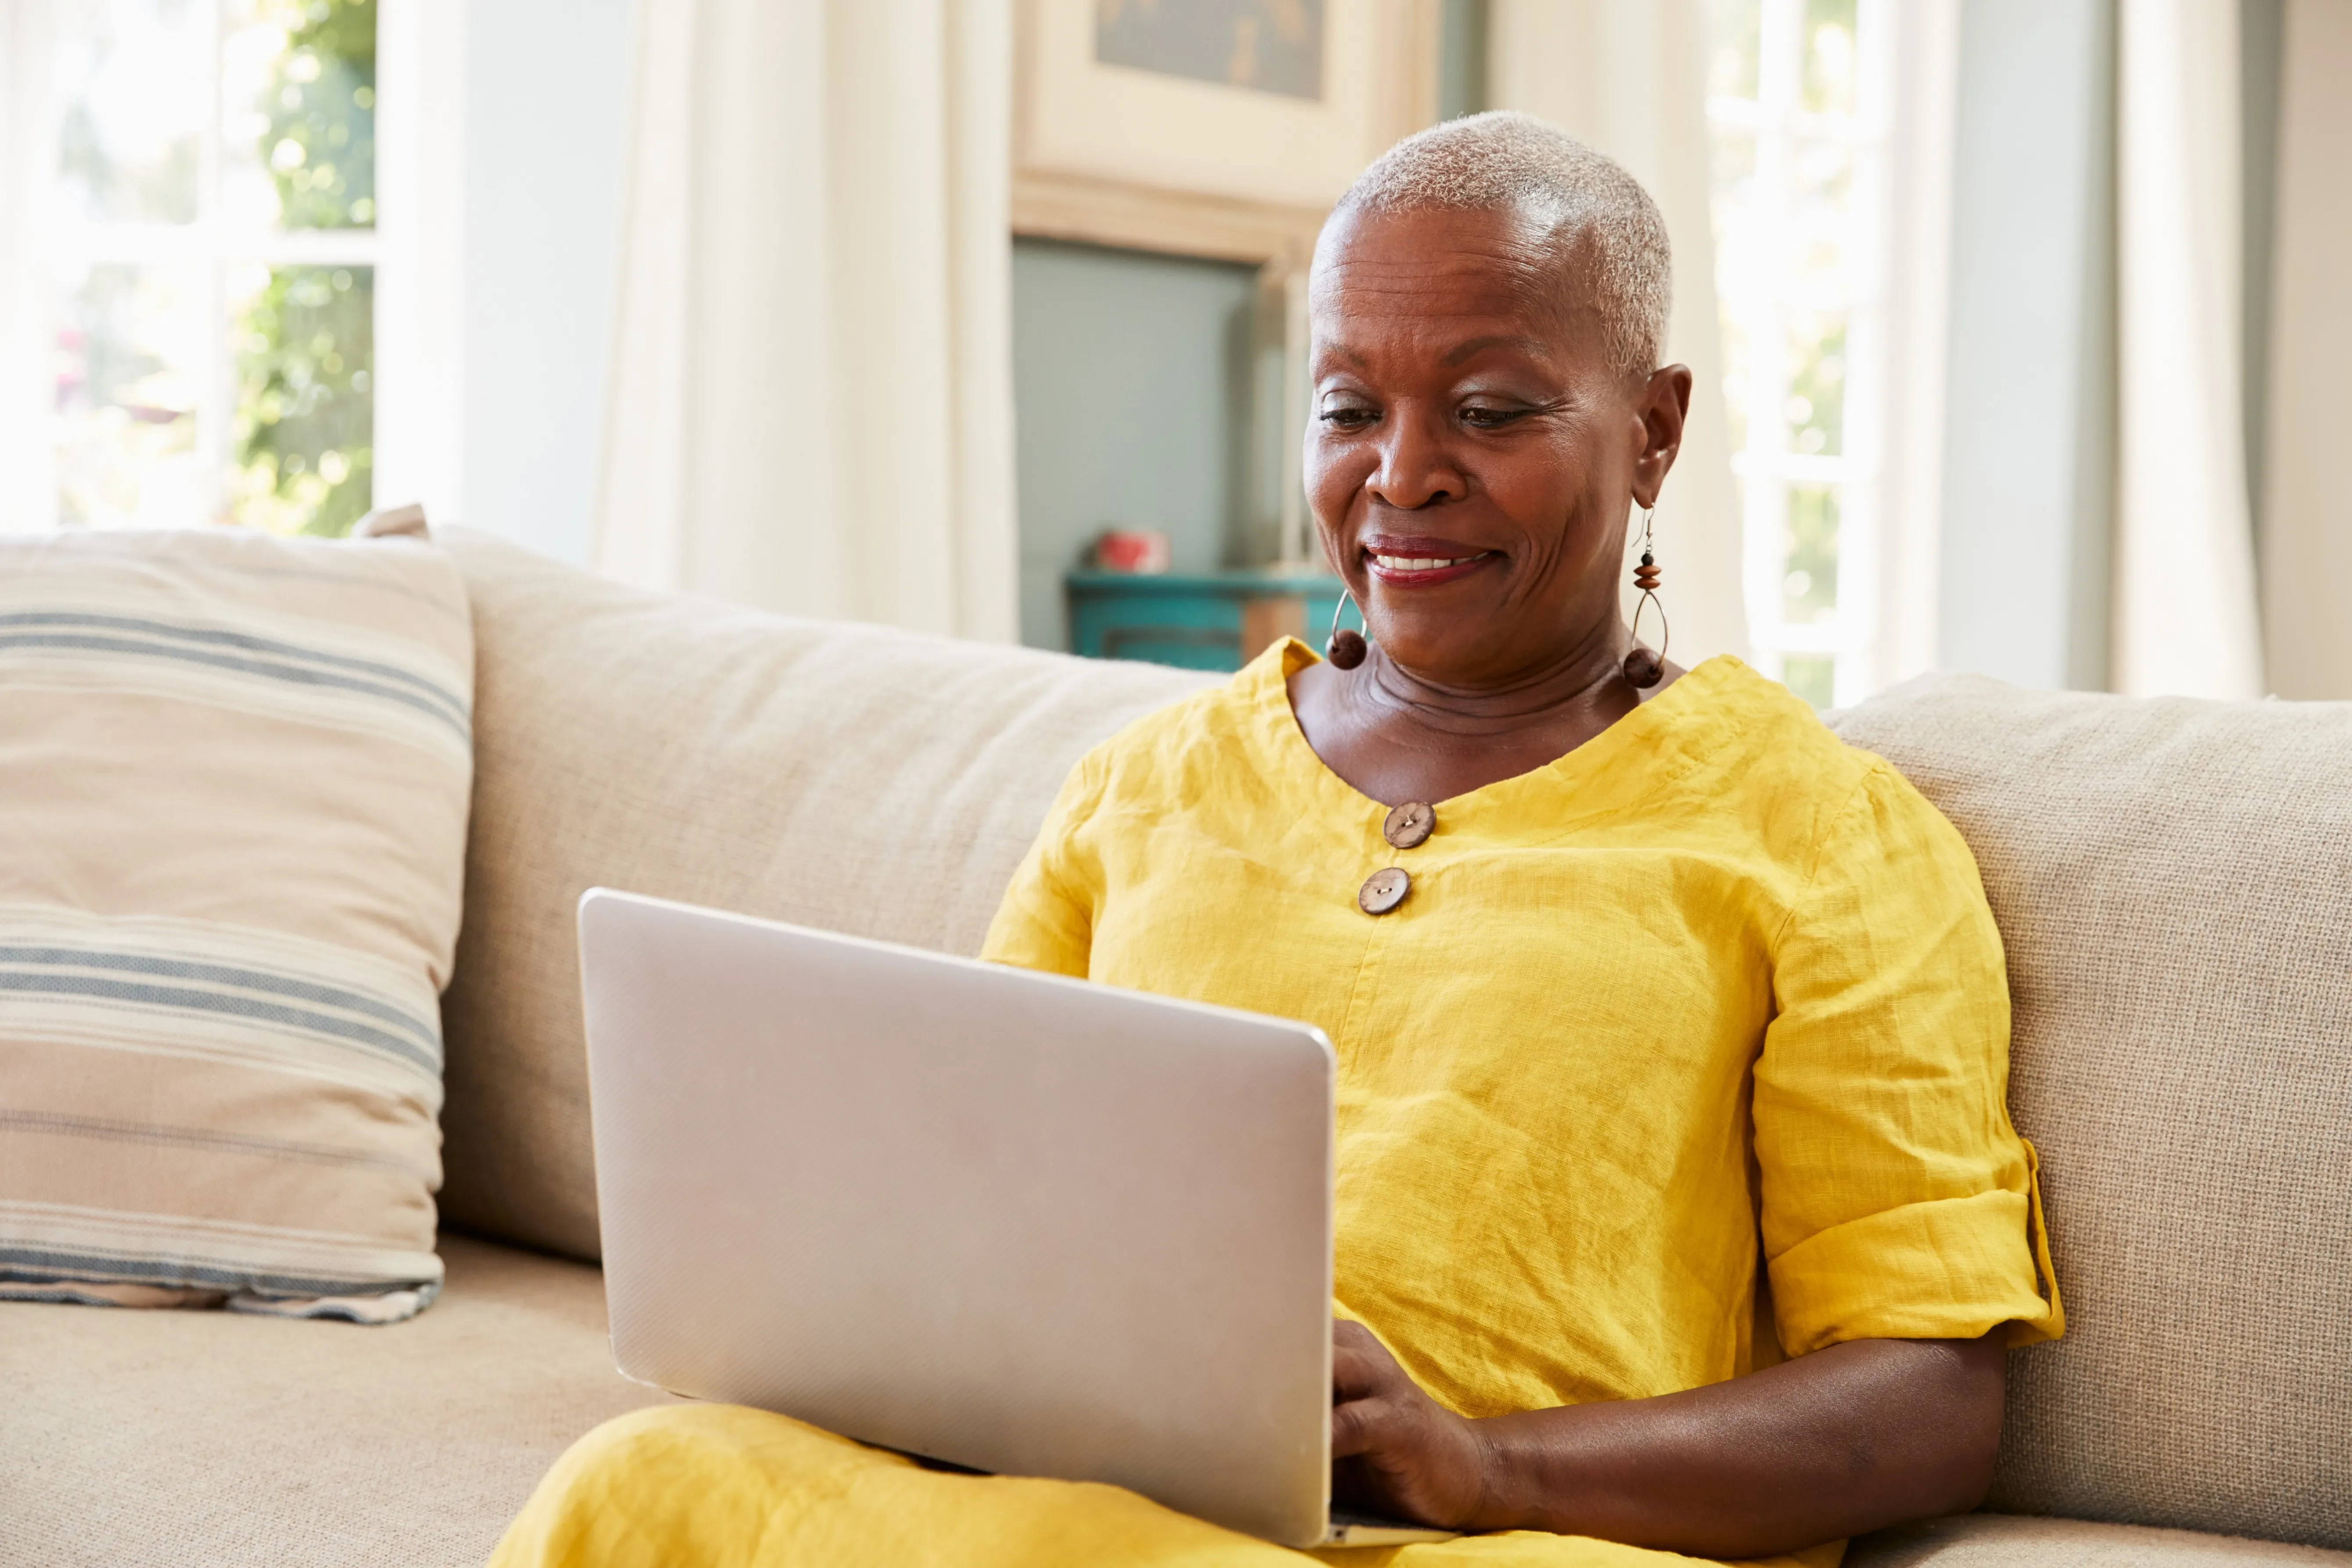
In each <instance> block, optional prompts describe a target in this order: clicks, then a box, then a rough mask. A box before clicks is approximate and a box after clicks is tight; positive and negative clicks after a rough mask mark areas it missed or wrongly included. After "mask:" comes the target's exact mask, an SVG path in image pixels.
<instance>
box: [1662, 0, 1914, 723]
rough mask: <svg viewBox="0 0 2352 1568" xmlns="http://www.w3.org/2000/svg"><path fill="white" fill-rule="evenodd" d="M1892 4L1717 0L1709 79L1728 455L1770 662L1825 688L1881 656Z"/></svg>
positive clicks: (1872, 668) (1860, 682)
mask: <svg viewBox="0 0 2352 1568" xmlns="http://www.w3.org/2000/svg"><path fill="white" fill-rule="evenodd" d="M1890 25H1891V18H1890V16H1889V14H1888V12H1887V10H1886V8H1885V4H1884V3H1883V0H1882V3H1881V4H1873V3H1872V0H1859V3H1858V0H1714V5H1713V7H1712V17H1711V29H1712V30H1711V35H1710V39H1709V43H1710V47H1711V50H1712V64H1711V68H1710V74H1709V81H1708V86H1707V93H1708V96H1707V122H1708V127H1709V130H1710V131H1711V133H1712V138H1713V169H1712V173H1713V187H1714V189H1713V196H1714V215H1715V228H1716V236H1717V253H1716V254H1717V288H1718V292H1719V295H1720V297H1721V300H1722V312H1723V335H1724V365H1725V377H1724V393H1725V402H1726V403H1727V405H1728V407H1729V411H1730V420H1731V444H1732V453H1733V457H1732V468H1733V472H1734V474H1735V475H1736V476H1738V481H1739V489H1740V495H1741V507H1742V509H1743V514H1744V519H1745V537H1746V560H1745V580H1746V587H1747V601H1748V635H1749V639H1750V642H1751V643H1752V644H1753V647H1754V650H1755V654H1756V662H1757V664H1758V666H1759V668H1760V669H1762V670H1763V671H1764V672H1765V673H1766V674H1771V675H1775V676H1777V677H1779V678H1780V679H1781V680H1782V681H1784V682H1786V683H1787V684H1788V685H1789V687H1790V690H1792V691H1794V692H1796V693H1797V694H1798V695H1800V696H1802V697H1804V698H1805V699H1806V700H1807V701H1809V702H1811V703H1812V704H1814V705H1815V706H1830V705H1831V704H1832V703H1847V702H1853V701H1855V700H1858V699H1859V698H1860V697H1862V696H1864V695H1867V693H1868V692H1869V691H1870V690H1871V689H1872V687H1873V686H1874V684H1875V683H1876V680H1877V678H1878V675H1879V673H1880V672H1879V671H1878V669H1877V661H1875V660H1874V648H1875V644H1876V640H1877V637H1878V633H1879V614H1880V608H1881V606H1880V604H1879V602H1878V600H1879V593H1878V591H1877V590H1878V583H1879V577H1878V573H1877V565H1876V559H1877V553H1878V545H1879V537H1878V536H1879V525H1880V517H1881V513H1882V512H1883V510H1884V507H1882V505H1881V497H1882V495H1883V493H1884V489H1883V486H1882V485H1881V483H1880V480H1881V470H1882V465H1883V464H1884V461H1885V439H1884V434H1885V433H1884V430H1883V424H1884V419H1883V413H1884V411H1885V408H1886V406H1887V403H1888V400H1889V380H1890V378H1889V375H1888V356H1887V352H1886V336H1887V333H1886V324H1885V315H1886V312H1885V295H1886V287H1885V285H1886V270H1887V268H1886V261H1885V257H1886V255H1887V249H1888V246H1887V235H1888V232H1889V214H1888V203H1887V196H1886V183H1887V166H1888V162H1889V143H1890V140H1891V129H1892V120H1893V106H1892V104H1891V102H1890V99H1891V98H1892V96H1893V92H1892V88H1893V80H1894V75H1895V72H1894V70H1893V68H1892V61H1893V58H1894V55H1893V50H1892V47H1891V41H1890V38H1889V37H1888V28H1889V26H1890Z"/></svg>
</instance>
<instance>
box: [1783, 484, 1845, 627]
mask: <svg viewBox="0 0 2352 1568" xmlns="http://www.w3.org/2000/svg"><path fill="white" fill-rule="evenodd" d="M1837 575H1838V497H1837V491H1836V490H1835V489H1834V488H1833V487H1832V486H1828V485H1791V486H1790V487H1789V546H1788V575H1787V576H1785V577H1783V578H1782V579H1781V580H1780V614H1781V618H1782V619H1784V620H1786V621H1787V622H1790V624H1792V625H1804V624H1806V623H1808V622H1815V621H1819V620H1821V619H1822V617H1824V616H1826V615H1829V614H1831V613H1832V612H1834V611H1835V610H1836V609H1837Z"/></svg>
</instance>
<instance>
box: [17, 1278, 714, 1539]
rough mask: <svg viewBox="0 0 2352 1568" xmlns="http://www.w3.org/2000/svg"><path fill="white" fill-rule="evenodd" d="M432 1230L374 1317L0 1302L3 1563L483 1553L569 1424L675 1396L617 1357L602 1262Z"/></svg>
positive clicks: (573, 1427)
mask: <svg viewBox="0 0 2352 1568" xmlns="http://www.w3.org/2000/svg"><path fill="white" fill-rule="evenodd" d="M441 1249H442V1257H443V1260H444V1262H445V1263H446V1267H447V1282H446V1287H445V1290H444V1293H443V1295H442V1297H441V1300H440V1301H439V1303H438V1304H437V1305H436V1306H435V1307H434V1309H433V1310H432V1311H431V1312H426V1313H425V1314H423V1315H422V1316H420V1317H417V1318H415V1319H413V1320H411V1321H410V1322H404V1323H396V1324H391V1325H388V1326H384V1327H376V1328H362V1327H355V1326H353V1325H351V1324H346V1323H330V1322H292V1321H288V1320H285V1319H279V1318H263V1317H246V1316H238V1315H235V1314H230V1313H222V1312H122V1311H110V1310H102V1309H101V1310H93V1309H91V1308H89V1307H66V1306H51V1305H37V1304H31V1303H21V1302H9V1303H5V1304H0V1563H43V1564H49V1565H54V1568H76V1565H79V1564H92V1565H95V1564H101V1563H102V1564H107V1565H109V1568H138V1565H142V1564H148V1563H157V1564H161V1563H268V1564H270V1565H271V1568H306V1565H308V1564H311V1563H317V1564H320V1568H327V1565H329V1564H332V1565H334V1568H362V1565H366V1564H375V1563H382V1564H384V1565H386V1568H392V1565H394V1564H399V1565H402V1568H442V1565H444V1564H446V1565H447V1568H457V1565H459V1564H466V1565H468V1568H470V1565H473V1564H478V1563H481V1562H482V1561H483V1560H484V1559H485V1558H486V1557H488V1554H489V1551H490V1548H491V1547H492V1546H493V1545H494V1544H495V1543H496V1542H497V1540H498V1537H499V1532H500V1531H502V1530H503V1529H504V1528H505V1526H506V1522H507V1521H508V1520H509V1519H510V1518H512V1517H513V1515H514V1514H515V1512H516V1511H518V1510H520V1508H521V1507H522V1504H523V1501H524V1500H525V1499H526V1498H528V1497H529V1496H530V1490H531V1488H532V1486H534V1485H535V1484H536V1483H537V1482H538V1480H539V1478H540V1476H541V1474H543V1473H544V1472H545V1471H546V1469H547V1468H548V1466H549V1465H550V1464H551V1463H552V1462H553V1461H554V1459H555V1458H556V1456H557V1455H558V1454H560V1453H562V1451H563V1449H564V1448H565V1447H566V1446H567V1445H569V1444H570V1443H571V1442H572V1439H573V1438H575V1437H579V1436H580V1435H581V1434H582V1433H583V1432H585V1431H587V1430H588V1429H589V1428H590V1427H593V1426H594V1425H596V1424H597V1423H598V1422H600V1421H602V1420H604V1419H605V1418H606V1417H608V1416H617V1415H620V1414H621V1413H622V1412H624V1411H627V1410H632V1409H635V1408H636V1407H638V1406H644V1405H650V1404H656V1403H660V1402H662V1401H664V1400H666V1399H667V1397H668V1396H666V1395H663V1394H659V1393H656V1391H654V1390H652V1389H649V1388H645V1387H641V1386H639V1385H636V1384H634V1383H630V1382H627V1381H626V1380H625V1379H624V1378H622V1376H621V1375H619V1374H618V1373H616V1372H615V1371H614V1370H613V1357H612V1352H611V1351H610V1349H609V1348H608V1346H607V1344H606V1340H605V1330H604V1279H603V1276H602V1275H601V1274H600V1273H599V1272H598V1271H597V1270H594V1269H593V1268H589V1267H587V1266H585V1265H583V1264H579V1263H572V1262H565V1261H562V1260H555V1259H551V1258H546V1257H542V1256H540V1255H538V1254H535V1253H530V1252H523V1251H519V1250H516V1249H510V1248H506V1247H500V1246H496V1245H493V1244H491V1243H488V1242H484V1241H478V1240H473V1239H468V1238H466V1237H461V1236H456V1235H450V1234H444V1235H443V1237H442V1238H441Z"/></svg>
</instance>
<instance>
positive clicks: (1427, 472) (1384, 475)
mask: <svg viewBox="0 0 2352 1568" xmlns="http://www.w3.org/2000/svg"><path fill="white" fill-rule="evenodd" d="M1380 457H1381V461H1380V466H1379V467H1378V468H1376V469H1375V470H1373V473H1372V477H1371V481H1370V484H1369V485H1367V486H1365V487H1366V488H1367V489H1369V490H1370V492H1371V493H1372V495H1373V496H1374V497H1377V498H1379V499H1380V500H1382V501H1385V502H1387V503H1388V504H1389V505H1390V506H1391V507H1396V508H1398V509H1399V510H1400V511H1406V512H1412V511H1418V510H1419V509H1420V508H1422V507H1426V506H1429V505H1431V504H1432V503H1433V502H1437V501H1458V500H1460V499H1461V498H1462V495H1463V492H1464V490H1465V488H1466V486H1465V483H1464V480H1463V476H1462V471H1461V469H1460V468H1459V467H1458V466H1457V465H1455V464H1454V460H1453V458H1452V456H1451V455H1449V454H1448V453H1447V451H1446V449H1445V443H1444V441H1443V440H1441V439H1439V438H1438V435H1437V434H1436V433H1435V432H1433V431H1432V430H1431V429H1430V428H1429V425H1428V422H1427V421H1425V420H1421V419H1412V418H1397V419H1392V420H1391V421H1389V422H1388V429H1387V430H1386V431H1384V432H1382V439H1381V444H1380Z"/></svg>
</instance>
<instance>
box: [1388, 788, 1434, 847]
mask: <svg viewBox="0 0 2352 1568" xmlns="http://www.w3.org/2000/svg"><path fill="white" fill-rule="evenodd" d="M1435 831H1437V808H1436V807H1434V806H1432V805H1431V804H1430V803H1429V802H1428V801H1426V800H1407V801H1406V802H1405V803H1404V804H1403V805H1402V806H1399V807H1398V808H1397V809H1396V810H1393V811H1391V812H1390V813H1389V818H1388V821H1385V822H1382V823H1381V837H1382V838H1384V839H1386V840H1388V841H1389V842H1391V843H1392V844H1394V845H1395V846H1396V847H1397V848H1399V849H1401V850H1409V849H1412V847H1413V846H1414V845H1416V844H1420V843H1423V842H1426V841H1428V838H1429V835H1430V834H1432V833H1433V832H1435Z"/></svg>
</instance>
